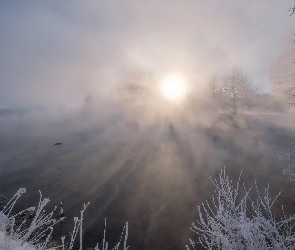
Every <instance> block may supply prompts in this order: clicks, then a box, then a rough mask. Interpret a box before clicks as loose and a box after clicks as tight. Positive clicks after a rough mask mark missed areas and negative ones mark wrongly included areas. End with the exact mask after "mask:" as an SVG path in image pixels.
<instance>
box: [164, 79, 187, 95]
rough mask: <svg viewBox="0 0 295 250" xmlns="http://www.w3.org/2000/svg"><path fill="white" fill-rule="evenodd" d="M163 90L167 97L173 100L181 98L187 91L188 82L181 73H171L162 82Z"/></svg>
mask: <svg viewBox="0 0 295 250" xmlns="http://www.w3.org/2000/svg"><path fill="white" fill-rule="evenodd" d="M162 92H163V94H164V96H165V97H167V98H169V99H173V100H177V99H179V98H181V97H182V96H183V95H184V94H185V92H186V82H185V79H184V78H183V77H182V76H181V75H171V76H168V77H166V78H165V79H164V80H163V82H162Z"/></svg>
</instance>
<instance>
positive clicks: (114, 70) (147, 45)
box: [0, 0, 295, 108]
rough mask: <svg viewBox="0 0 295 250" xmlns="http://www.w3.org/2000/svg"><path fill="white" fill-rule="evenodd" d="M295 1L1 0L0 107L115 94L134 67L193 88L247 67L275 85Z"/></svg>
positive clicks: (71, 102)
mask: <svg viewBox="0 0 295 250" xmlns="http://www.w3.org/2000/svg"><path fill="white" fill-rule="evenodd" d="M293 5H294V1H293V0H284V1H281V0H260V1H256V0H248V1H241V0H224V1H220V0H207V1H201V0H174V1H156V0H150V1H136V0H126V1H113V0H104V1H103V0H96V1H94V0H88V1H78V0H75V1H57V0H51V1H31V0H27V1H17V0H14V1H1V3H0V31H1V39H0V88H1V91H0V108H32V107H47V106H71V107H78V106H79V105H81V103H82V102H83V100H84V99H85V97H86V96H89V95H92V96H94V97H95V98H101V97H107V98H108V97H112V96H114V95H115V94H116V91H118V86H120V84H122V82H123V79H126V77H128V76H129V75H132V74H133V73H134V72H143V74H152V75H153V76H155V79H159V78H160V77H162V76H165V75H166V74H171V73H174V72H177V73H180V74H182V75H184V76H187V78H188V79H190V81H189V84H190V85H192V86H198V85H203V84H206V82H207V81H208V79H209V78H210V77H212V75H215V74H217V75H223V74H226V73H228V72H229V71H230V70H231V69H233V68H240V69H241V70H243V71H244V72H245V73H246V74H247V75H248V76H249V78H250V79H251V80H252V82H253V84H254V85H255V86H257V87H259V88H260V89H261V90H263V91H267V90H269V89H270V88H269V84H268V79H269V71H270V68H271V65H272V64H273V62H274V61H275V60H276V59H277V57H278V56H279V55H280V54H281V53H282V51H284V47H285V46H287V45H288V44H289V43H290V41H291V39H292V34H293V33H294V27H295V18H294V16H291V17H290V14H289V9H290V8H291V7H292V6H293Z"/></svg>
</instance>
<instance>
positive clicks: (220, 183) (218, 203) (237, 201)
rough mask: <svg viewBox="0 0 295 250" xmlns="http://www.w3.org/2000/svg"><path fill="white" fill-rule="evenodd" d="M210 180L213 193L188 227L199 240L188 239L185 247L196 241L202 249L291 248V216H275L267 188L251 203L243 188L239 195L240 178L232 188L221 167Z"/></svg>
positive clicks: (294, 217)
mask: <svg viewBox="0 0 295 250" xmlns="http://www.w3.org/2000/svg"><path fill="white" fill-rule="evenodd" d="M212 182H213V184H214V185H215V188H216V190H215V195H214V196H213V197H212V198H211V202H208V201H206V202H205V203H203V204H202V205H201V206H199V207H198V211H199V213H198V214H199V220H198V221H197V223H193V224H192V227H191V230H192V231H194V232H195V233H197V234H198V235H199V239H198V241H196V242H195V241H193V240H191V239H190V244H189V245H187V246H186V248H187V249H196V246H197V243H199V244H201V245H202V246H203V247H204V248H205V249H249V250H256V249H261V250H264V249H294V247H295V234H294V231H293V227H294V221H295V215H292V216H289V217H288V216H285V215H284V216H283V217H282V218H280V219H279V220H277V219H276V218H275V215H274V214H273V213H272V211H271V209H272V206H273V204H274V202H275V200H276V198H277V197H275V199H271V198H270V195H269V187H267V188H266V189H265V192H264V196H260V194H259V193H258V199H257V201H256V202H254V201H252V200H251V199H250V197H249V192H250V190H251V189H246V188H245V187H244V194H243V195H242V196H241V198H239V197H240V192H239V182H240V178H239V180H238V182H237V185H236V187H234V186H233V184H232V181H231V180H230V179H229V177H228V176H226V175H225V169H223V170H222V171H221V173H220V174H219V178H218V179H217V180H212ZM256 190H257V186H256ZM257 192H258V191H257Z"/></svg>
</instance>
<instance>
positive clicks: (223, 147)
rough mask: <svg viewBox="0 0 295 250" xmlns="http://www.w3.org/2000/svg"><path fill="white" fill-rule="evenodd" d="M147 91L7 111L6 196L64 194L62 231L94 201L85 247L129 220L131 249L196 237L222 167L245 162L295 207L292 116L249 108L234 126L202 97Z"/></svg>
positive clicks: (178, 244)
mask: <svg viewBox="0 0 295 250" xmlns="http://www.w3.org/2000/svg"><path fill="white" fill-rule="evenodd" d="M122 96H123V95H122ZM150 99H152V98H150V97H145V99H144V98H142V97H141V98H138V97H137V96H135V95H129V94H128V93H127V94H126V93H125V97H124V98H123V97H122V98H117V99H116V100H112V101H109V100H105V101H102V100H101V101H96V102H95V99H94V101H92V102H90V103H85V104H84V105H82V106H81V108H80V110H79V111H74V112H73V111H72V112H69V111H60V110H53V109H52V110H46V111H44V110H42V111H27V112H25V111H24V112H23V113H13V112H11V113H9V114H6V115H5V116H4V115H2V116H1V117H0V122H1V123H0V126H1V129H0V131H1V133H0V138H1V148H0V150H1V154H0V155H1V156H0V165H1V172H0V176H1V183H0V190H1V192H2V193H4V194H5V196H7V197H10V196H12V195H13V194H14V192H15V191H16V190H17V189H18V188H20V187H25V188H27V190H28V192H27V194H26V195H25V196H24V197H22V199H21V200H22V202H21V203H19V204H18V207H19V208H23V207H25V206H31V205H33V203H36V202H37V200H38V193H37V190H41V191H42V193H43V195H44V196H45V197H49V198H50V199H51V206H54V205H58V204H59V201H62V202H63V206H64V210H65V216H66V217H67V220H66V222H65V223H64V225H63V231H62V233H63V234H66V233H67V232H68V231H71V228H72V218H73V216H77V215H78V214H79V211H80V210H81V208H82V206H83V202H87V201H90V206H89V207H88V208H87V210H86V213H85V220H84V226H83V228H84V241H85V242H84V244H85V245H84V246H85V247H91V246H92V247H93V246H94V245H95V243H96V242H97V241H98V240H97V239H98V238H99V237H102V234H103V225H104V218H107V225H108V228H107V229H108V230H107V233H108V234H107V235H108V236H109V237H110V239H114V238H115V239H118V237H119V235H120V231H121V229H122V227H123V225H124V223H125V221H128V223H129V228H130V230H129V235H130V236H129V240H128V242H129V244H130V246H131V247H132V248H134V249H181V248H182V247H183V246H184V245H186V244H188V238H189V237H191V238H193V239H197V235H194V234H193V233H192V232H191V231H190V229H189V228H190V225H191V223H192V221H195V220H196V219H197V214H196V212H197V206H198V205H201V203H202V202H204V201H205V200H206V199H209V198H210V196H211V195H212V194H213V192H214V186H213V184H212V183H211V181H210V176H212V177H213V178H214V177H216V176H217V174H218V173H219V171H220V170H221V169H222V168H223V167H224V166H225V167H226V172H227V173H228V174H229V175H230V176H231V178H233V179H234V180H237V177H238V176H239V173H240V171H241V170H242V169H243V175H242V181H243V182H244V183H245V185H246V186H247V187H250V186H254V179H255V180H257V183H258V187H259V189H261V190H260V191H262V190H263V188H264V187H266V185H267V184H269V183H270V184H271V193H272V195H273V196H274V195H275V194H276V193H278V192H279V191H282V195H281V196H280V198H279V199H278V202H277V205H278V206H277V207H275V211H276V212H278V213H280V207H281V204H284V206H285V212H286V213H292V212H293V210H294V202H295V201H294V198H293V197H294V191H295V189H294V185H293V184H292V183H289V184H288V183H287V182H288V179H287V178H286V177H285V176H284V175H283V174H282V171H281V168H280V167H281V166H282V164H283V163H282V162H281V161H280V160H279V153H280V152H283V151H284V147H286V146H290V145H291V144H292V142H294V140H295V139H294V132H295V131H294V126H292V124H294V117H293V116H292V114H288V115H287V114H283V113H282V114H276V115H271V114H268V115H267V114H265V115H261V114H259V113H258V114H252V115H246V114H244V115H241V116H239V120H238V126H236V125H235V124H233V122H232V120H231V119H229V118H228V117H227V116H226V114H220V113H216V112H215V111H214V110H213V109H212V108H210V103H209V102H206V101H201V100H199V99H198V98H195V99H193V98H191V99H190V100H191V101H190V102H187V103H179V104H178V105H176V106H175V105H174V103H169V102H167V103H166V105H164V104H165V103H164V104H163V105H161V106H160V105H155V104H154V103H155V102H156V100H154V101H150ZM192 100H193V101H192ZM206 100H208V99H206ZM158 101H159V100H158ZM192 102H193V103H192ZM278 120H279V121H278ZM56 142H61V143H62V145H60V146H56V145H54V143H56ZM253 197H255V192H253ZM57 234H58V229H57ZM56 237H57V238H58V236H56ZM116 237H117V238H116Z"/></svg>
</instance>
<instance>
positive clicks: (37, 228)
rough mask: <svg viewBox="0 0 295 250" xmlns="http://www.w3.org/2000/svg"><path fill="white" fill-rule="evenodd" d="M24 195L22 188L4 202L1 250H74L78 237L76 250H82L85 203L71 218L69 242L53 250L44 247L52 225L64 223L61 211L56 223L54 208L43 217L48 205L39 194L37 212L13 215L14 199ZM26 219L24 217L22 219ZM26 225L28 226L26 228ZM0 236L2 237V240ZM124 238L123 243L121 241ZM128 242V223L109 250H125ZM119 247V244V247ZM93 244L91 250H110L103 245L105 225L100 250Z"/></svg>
mask: <svg viewBox="0 0 295 250" xmlns="http://www.w3.org/2000/svg"><path fill="white" fill-rule="evenodd" d="M25 192H26V189H25V188H21V189H19V190H18V191H17V192H16V194H15V195H14V196H13V198H12V199H11V200H10V201H8V202H7V204H6V206H5V207H4V208H3V209H2V211H0V248H1V250H2V249H4V250H10V249H18V250H19V249H21V250H22V249H36V250H54V249H62V250H65V249H67V250H72V249H73V248H74V242H75V240H76V238H77V235H78V233H79V249H80V250H82V249H83V246H82V235H83V228H82V225H83V224H82V222H83V215H84V212H85V209H86V208H87V206H88V204H89V202H88V203H87V204H84V207H83V209H82V210H81V211H80V217H75V218H74V228H73V231H72V233H71V237H70V242H69V243H66V242H65V237H62V238H61V241H62V244H61V245H60V246H56V247H48V245H49V244H48V243H49V242H50V239H51V235H52V233H53V228H54V225H56V224H57V223H58V222H61V221H63V220H64V219H65V217H63V210H62V207H61V211H60V212H59V216H58V217H59V219H57V220H56V219H54V218H53V217H54V212H55V211H56V209H57V207H55V208H54V209H53V210H52V211H51V212H50V213H48V214H46V213H45V210H44V208H45V206H46V205H47V204H48V202H49V201H50V200H49V199H48V198H44V199H42V194H41V192H40V191H39V193H40V201H39V204H38V207H37V209H36V208H35V207H30V208H27V209H25V210H22V211H21V212H19V213H16V214H13V213H12V209H13V207H14V205H15V203H16V202H17V201H18V199H19V198H20V197H21V196H22V195H23V194H24V193H25ZM21 215H29V216H30V217H31V219H30V220H29V221H27V219H26V218H24V219H20V217H21ZM25 217H28V216H25ZM28 223H29V225H28ZM3 236H4V237H3ZM123 237H124V242H122V239H123ZM127 238H128V223H126V225H125V226H124V228H123V231H122V234H121V237H120V239H119V241H118V242H117V243H116V244H115V246H114V247H113V248H112V250H118V249H119V247H120V246H122V244H123V249H124V250H127V249H128V248H129V246H127ZM121 243H122V244H121ZM98 246H99V245H98V244H97V245H96V247H95V248H94V250H110V249H109V243H108V242H107V241H106V221H105V230H104V238H103V241H102V248H101V249H100V248H99V247H98Z"/></svg>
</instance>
